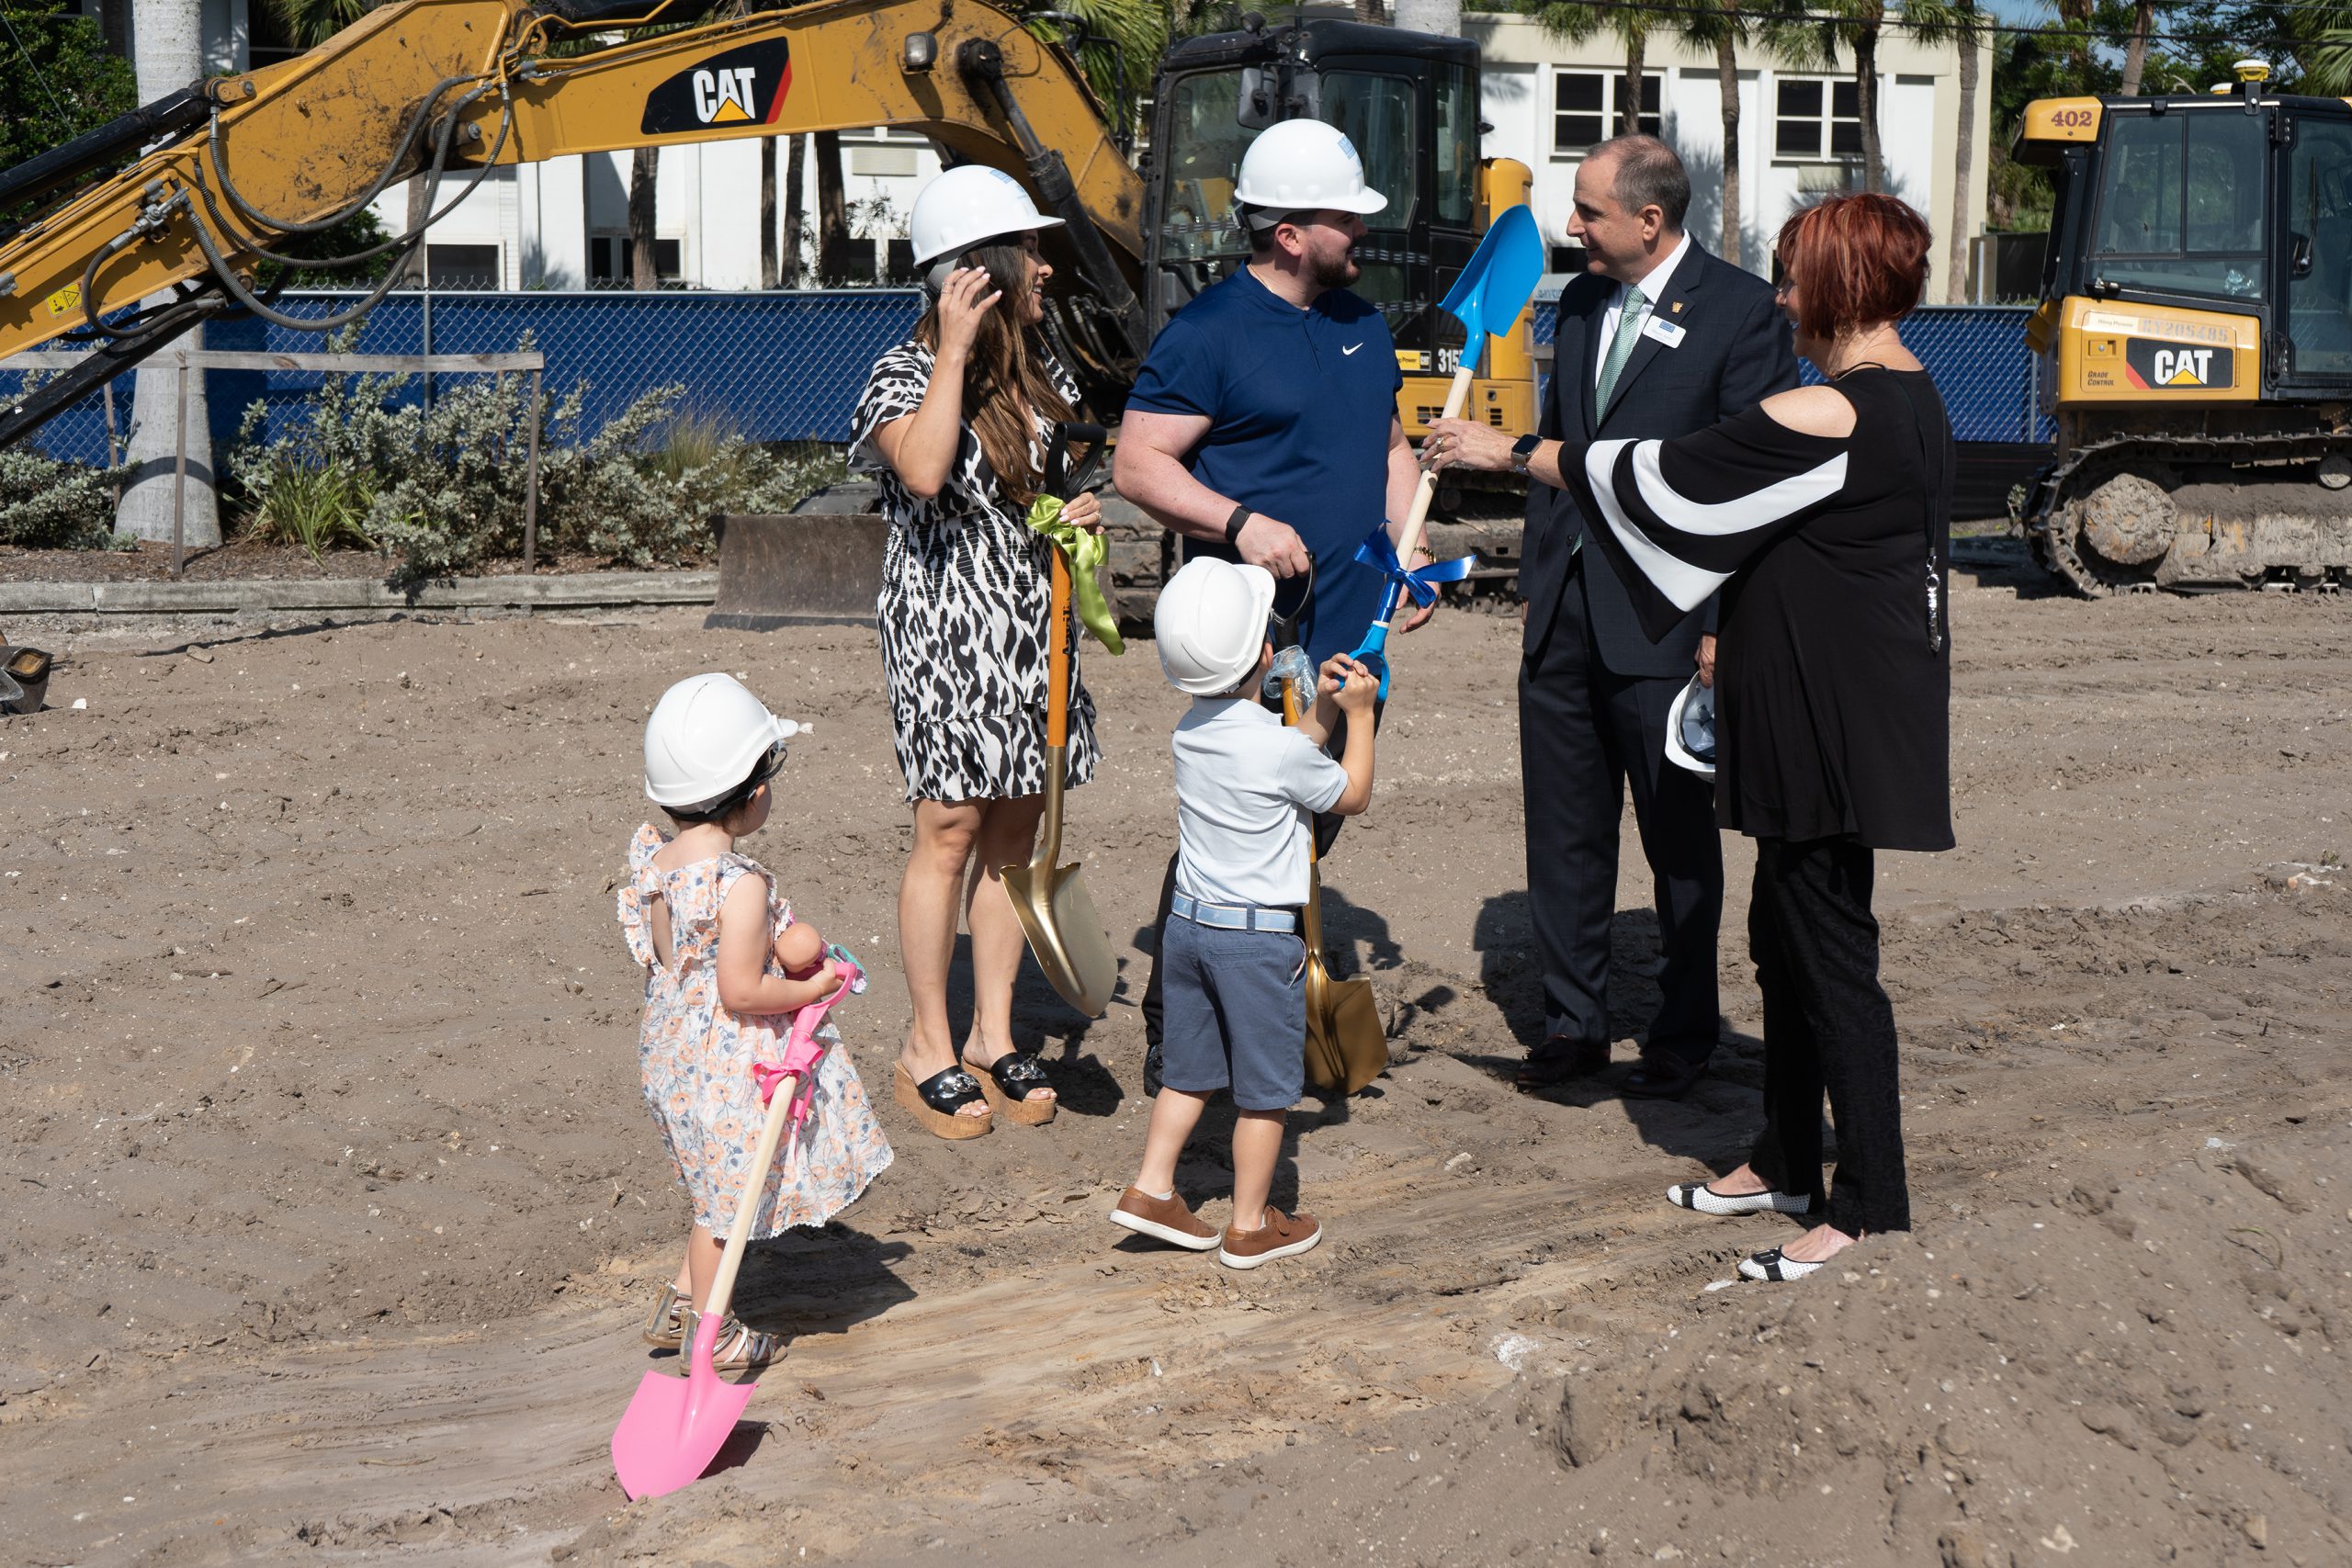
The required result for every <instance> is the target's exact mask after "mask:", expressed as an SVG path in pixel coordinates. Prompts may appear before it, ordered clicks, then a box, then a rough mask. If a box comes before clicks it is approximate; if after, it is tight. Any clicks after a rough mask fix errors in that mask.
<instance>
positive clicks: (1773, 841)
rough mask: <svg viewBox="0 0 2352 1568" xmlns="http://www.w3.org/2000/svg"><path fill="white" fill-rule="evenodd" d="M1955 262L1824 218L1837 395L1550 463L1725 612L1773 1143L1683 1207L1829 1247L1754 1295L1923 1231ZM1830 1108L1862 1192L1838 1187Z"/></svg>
mask: <svg viewBox="0 0 2352 1568" xmlns="http://www.w3.org/2000/svg"><path fill="white" fill-rule="evenodd" d="M1930 243H1931V240H1930V236H1929V233H1928V226H1927V224H1926V223H1925V222H1924V221H1923V220H1921V219H1920V218H1919V216H1918V214H1917V213H1916V212H1914V211H1912V209H1910V208H1908V207H1906V206H1905V205H1904V204H1903V203H1902V202H1900V201H1897V200H1895V199H1894V198H1893V197H1884V196H1875V195H1865V196H1853V197H1833V198H1832V199H1830V200H1827V201H1825V202H1823V203H1821V204H1820V205H1819V206H1816V207H1814V208H1810V209H1807V210H1805V211H1804V212H1801V213H1799V214H1798V215H1797V216H1796V217H1794V218H1792V219H1791V220H1789V222H1788V224H1787V226H1786V227H1784V228H1783V229H1782V230H1781V235H1780V240H1779V244H1778V255H1779V259H1780V262H1781V270H1782V273H1783V275H1784V276H1785V277H1786V279H1787V281H1786V282H1785V283H1784V285H1783V286H1782V288H1781V304H1782V309H1783V310H1785V311H1786V313H1787V314H1788V317H1789V319H1790V321H1792V323H1793V324H1794V326H1795V328H1796V350H1797V353H1798V354H1799V355H1803V356H1804V358H1805V359H1806V360H1808V361H1810V362H1811V363H1812V364H1813V366H1814V367H1815V368H1816V369H1818V370H1819V371H1820V372H1821V374H1822V375H1823V376H1824V377H1826V378H1827V384H1826V385H1824V386H1815V387H1801V388H1798V389H1795V390H1793V391H1789V392H1781V393H1779V394H1777V395H1775V396H1773V397H1771V398H1768V399H1766V400H1764V402H1763V403H1761V404H1760V405H1758V407H1757V408H1756V409H1754V410H1752V411H1750V412H1747V413H1745V414H1742V415H1740V416H1738V417H1736V418H1734V419H1730V420H1726V421H1724V423H1721V424H1719V425H1716V426H1714V427H1713V429H1711V430H1705V431H1701V432H1699V433H1698V434H1693V435H1689V436H1685V437H1682V438H1680V439H1678V440H1673V441H1664V442H1660V441H1601V442H1596V443H1593V444H1592V445H1591V446H1589V447H1585V446H1581V445H1580V444H1579V445H1578V446H1576V447H1574V448H1571V449H1567V450H1565V451H1564V450H1563V449H1562V444H1559V443H1545V444H1544V446H1542V447H1541V448H1539V449H1538V451H1537V452H1536V453H1535V455H1534V457H1532V459H1531V461H1530V462H1529V464H1528V468H1529V470H1530V471H1531V472H1532V473H1533V474H1534V475H1535V477H1536V478H1538V479H1543V480H1544V481H1545V482H1547V483H1552V484H1556V485H1561V486H1563V487H1564V488H1569V487H1572V488H1573V489H1574V491H1575V492H1576V494H1577V498H1578V500H1579V501H1580V502H1582V504H1583V508H1584V513H1585V515H1586V516H1587V517H1588V518H1590V519H1594V520H1595V525H1594V526H1592V527H1590V528H1589V530H1588V532H1587V534H1586V539H1587V541H1588V542H1589V543H1590V544H1593V545H1595V546H1597V547H1600V548H1601V549H1603V550H1606V551H1607V552H1608V553H1609V554H1610V556H1611V558H1612V559H1613V560H1614V561H1615V562H1617V563H1618V565H1619V566H1620V567H1621V568H1624V567H1630V568H1632V569H1633V570H1623V571H1621V575H1622V576H1623V577H1624V578H1625V579H1626V581H1628V582H1629V583H1632V584H1634V601H1635V606H1636V608H1637V609H1638V610H1639V611H1640V612H1641V615H1642V617H1643V620H1644V624H1645V626H1646V627H1647V628H1648V629H1649V630H1650V632H1651V634H1652V635H1653V636H1658V635H1663V634H1664V633H1665V631H1666V630H1667V629H1668V628H1669V627H1671V626H1673V625H1674V623H1675V622H1676V621H1677V620H1678V619H1679V618H1680V617H1681V616H1682V615H1684V614H1685V613H1687V612H1688V611H1689V610H1690V609H1691V608H1692V607H1694V606H1696V605H1698V604H1701V603H1702V602H1704V600H1705V599H1706V598H1707V596H1708V595H1709V594H1710V593H1713V592H1715V591H1716V590H1717V589H1719V588H1720V589H1721V590H1722V592H1723V601H1722V611H1721V614H1722V629H1721V631H1720V633H1719V637H1720V641H1719V643H1718V645H1717V651H1716V664H1715V704H1716V707H1715V715H1716V717H1715V723H1716V760H1715V809H1716V816H1717V819H1718V820H1719V821H1720V822H1721V823H1722V824H1723V826H1724V827H1726V828H1732V829H1737V830H1739V831H1740V832H1743V833H1746V834H1747V835H1748V836H1749V837H1751V838H1753V839H1755V840H1756V841H1757V843H1756V883H1755V891H1754V895H1753V897H1752V899H1751V901H1750V903H1749V906H1748V919H1747V930H1748V942H1749V944H1750V947H1751V949H1752V951H1753V955H1754V958H1755V961H1756V980H1757V987H1758V990H1759V991H1761V992H1762V993H1763V1002H1764V1106H1765V1124H1764V1132H1763V1134H1762V1135H1761V1136H1760V1137H1759V1138H1758V1140H1757V1142H1756V1145H1755V1147H1754V1149H1753V1151H1752V1152H1751V1153H1750V1155H1749V1156H1748V1161H1747V1164H1746V1165H1744V1166H1742V1167H1741V1168H1739V1169H1737V1170H1735V1171H1733V1172H1732V1173H1731V1174H1730V1175H1729V1176H1727V1177H1724V1179H1721V1180H1720V1181H1716V1182H1712V1183H1708V1184H1706V1185H1693V1186H1677V1187H1675V1188H1673V1189H1671V1190H1669V1192H1668V1196H1669V1197H1670V1198H1671V1199H1672V1200H1673V1201H1675V1202H1676V1203H1678V1204H1679V1205H1681V1206H1682V1207H1684V1208H1689V1209H1694V1210H1697V1211H1699V1212H1701V1213H1712V1214H1746V1213H1763V1212H1771V1211H1777V1212H1780V1213H1811V1214H1813V1215H1814V1216H1815V1217H1816V1218H1818V1219H1820V1220H1821V1221H1822V1223H1821V1224H1816V1225H1815V1227H1814V1228H1813V1229H1812V1230H1810V1231H1808V1232H1806V1233H1805V1235H1804V1236H1803V1237H1802V1238H1800V1239H1799V1240H1797V1241H1794V1242H1792V1243H1790V1244H1789V1245H1788V1246H1787V1247H1776V1248H1774V1249H1773V1250H1771V1251H1770V1252H1765V1253H1760V1254H1758V1256H1756V1257H1754V1258H1749V1259H1747V1261H1746V1262H1744V1263H1742V1264H1741V1265H1740V1272H1741V1273H1742V1274H1744V1275H1746V1276H1747V1277H1748V1278H1750V1279H1756V1280H1793V1279H1800V1278H1803V1277H1804V1275H1807V1274H1810V1273H1812V1272H1813V1271H1814V1270H1815V1269H1818V1268H1820V1267H1821V1266H1822V1265H1823V1264H1824V1263H1825V1262H1826V1261H1827V1260H1828V1259H1829V1258H1832V1257H1834V1256H1835V1255H1836V1254H1838V1252H1840V1251H1843V1250H1844V1249H1845V1248H1846V1247H1850V1246H1852V1245H1853V1243H1854V1242H1855V1241H1856V1240H1858V1239H1860V1237H1862V1236H1864V1235H1870V1234H1871V1233H1873V1232H1878V1231H1899V1230H1908V1229H1909V1228H1910V1225H1911V1207H1910V1198H1909V1193H1908V1190H1907V1189H1906V1186H1905V1176H1904V1160H1903V1116H1902V1100H1901V1095H1900V1091H1899V1087H1898V1083H1897V1075H1896V1065H1895V1037H1894V1009H1893V1007H1892V1006H1891V1005H1890V1004H1889V1003H1888V1001H1887V998H1886V992H1885V991H1884V990H1883V988H1882V987H1880V985H1879V981H1878V923H1877V921H1876V920H1875V919H1872V917H1871V880H1872V876H1873V864H1872V862H1873V857H1874V854H1875V852H1877V851H1879V850H1948V849H1950V848H1951V846H1952V834H1951V755H1950V754H1951V742H1950V730H1951V727H1950V713H1949V710H1950V705H1951V654H1950V648H1949V639H1948V637H1947V635H1946V634H1947V632H1948V630H1949V617H1948V613H1947V608H1946V603H1945V599H1946V561H1947V557H1948V546H1949V536H1950V532H1951V476H1952V468H1953V452H1952V444H1951V424H1950V422H1949V421H1948V419H1947V418H1946V416H1945V413H1944V408H1943V403H1942V401H1941V400H1940V399H1939V398H1938V397H1937V395H1936V389H1935V387H1934V385H1933V383H1932V382H1930V381H1929V380H1928V376H1927V374H1926V372H1925V371H1923V370H1922V369H1921V368H1920V367H1919V362H1918V361H1917V359H1915V358H1913V357H1912V355H1910V353H1909V352H1908V351H1907V350H1905V348H1904V346H1903V343H1902V339H1901V338H1900V337H1899V336H1898V335H1897V333H1896V332H1895V323H1896V322H1897V321H1900V320H1901V319H1902V317H1903V316H1905V314H1907V313H1908V312H1909V311H1910V310H1911V309H1912V307H1913V306H1915V305H1916V304H1917V303H1918V299H1919V295H1920V291H1921V289H1922V288H1924V286H1925V284H1926V281H1927V275H1928V247H1929V244H1930ZM1701 329H1702V322H1700V321H1691V323H1690V324H1689V326H1688V328H1687V330H1689V331H1692V332H1696V331H1699V330H1701ZM1504 439H1507V438H1504V437H1500V436H1498V435H1492V434H1490V433H1488V432H1487V431H1485V430H1484V428H1483V427H1481V426H1479V425H1476V424H1474V423H1469V422H1466V421H1440V422H1438V423H1436V424H1434V425H1432V426H1431V435H1430V442H1429V444H1428V446H1429V460H1430V461H1432V462H1433V463H1436V464H1439V465H1444V464H1449V463H1453V464H1460V465H1462V466H1464V467H1475V468H1504V467H1508V466H1509V459H1510V450H1509V448H1508V446H1504V447H1502V449H1501V452H1500V461H1495V460H1493V459H1494V457H1495V453H1494V451H1493V450H1492V449H1493V448H1494V447H1495V446H1497V445H1498V442H1499V441H1501V440H1504ZM1555 470H1556V471H1558V473H1559V474H1560V476H1561V477H1558V478H1555ZM1603 523H1605V525H1606V526H1601V525H1600V524H1603ZM1825 1090H1826V1092H1827V1095H1828V1098H1829V1109H1830V1114H1831V1116H1832V1117H1833V1118H1834V1119H1835V1121H1836V1123H1837V1128H1838V1175H1837V1182H1836V1185H1835V1187H1834V1188H1826V1186H1825V1183H1824V1182H1823V1180H1822V1172H1821V1100H1822V1095H1823V1093H1824V1091H1825Z"/></svg>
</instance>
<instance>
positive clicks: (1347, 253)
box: [1313, 245, 1363, 288]
mask: <svg viewBox="0 0 2352 1568" xmlns="http://www.w3.org/2000/svg"><path fill="white" fill-rule="evenodd" d="M1313 276H1314V278H1315V286H1316V287H1317V288H1346V287H1347V286H1348V285H1349V284H1351V283H1353V282H1354V281H1355V280H1356V279H1357V278H1359V277H1362V276H1363V268H1362V267H1360V266H1358V265H1356V248H1355V247H1354V246H1353V245H1350V246H1349V247H1348V248H1347V249H1346V250H1344V251H1341V252H1340V253H1339V254H1337V255H1322V256H1317V257H1316V258H1315V271H1314V274H1313Z"/></svg>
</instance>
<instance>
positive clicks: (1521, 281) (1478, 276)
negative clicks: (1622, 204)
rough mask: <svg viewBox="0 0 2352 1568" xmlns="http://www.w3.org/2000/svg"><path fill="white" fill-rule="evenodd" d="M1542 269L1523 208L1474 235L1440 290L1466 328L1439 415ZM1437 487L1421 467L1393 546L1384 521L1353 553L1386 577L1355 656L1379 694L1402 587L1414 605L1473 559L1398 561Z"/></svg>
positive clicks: (1540, 244) (1456, 401)
mask: <svg viewBox="0 0 2352 1568" xmlns="http://www.w3.org/2000/svg"><path fill="white" fill-rule="evenodd" d="M1543 276H1544V236H1543V235H1542V234H1541V233H1540V232H1538V231H1537V230H1536V227H1535V215H1534V214H1533V213H1532V212H1530V211H1529V210H1528V209H1526V208H1524V207H1513V208H1508V209H1505V210H1504V212H1503V215H1502V216H1501V217H1499V218H1498V219H1496V220H1495V221H1494V223H1493V224H1492V226H1490V227H1489V228H1488V229H1487V237H1486V238H1485V239H1483V240H1481V241H1479V242H1478V249H1477V251H1476V254H1473V255H1472V256H1471V258H1470V265H1468V266H1465V267H1464V268H1463V269H1462V276H1460V277H1459V278H1457V279H1456V280H1455V281H1454V285H1453V292H1452V293H1450V294H1448V295H1447V296H1446V297H1445V299H1444V301H1443V305H1442V308H1443V309H1444V310H1445V311H1446V313H1447V314H1448V315H1450V316H1452V317H1453V319H1454V320H1455V321H1460V322H1461V323H1462V330H1463V332H1464V333H1465V334H1466V335H1465V336H1464V338H1463V340H1462V362H1461V364H1460V365H1458V366H1456V367H1454V372H1453V389H1452V390H1451V391H1449V392H1447V393H1446V395H1445V417H1446V418H1447V419H1460V418H1461V417H1462V409H1463V405H1464V404H1465V403H1467V402H1468V401H1469V400H1470V379H1471V376H1472V373H1473V372H1474V371H1476V368H1477V366H1478V356H1479V355H1482V354H1484V353H1485V352H1486V348H1487V336H1488V334H1489V333H1491V334H1492V335H1494V336H1496V337H1500V336H1502V335H1503V334H1504V333H1507V332H1509V331H1510V330H1511V328H1512V327H1513V326H1515V325H1516V324H1518V321H1519V313H1520V312H1521V310H1525V309H1527V302H1528V300H1529V299H1532V298H1533V297H1534V294H1535V285H1536V282H1537V280H1538V279H1540V278H1541V277H1543ZM1436 493H1437V476H1436V475H1435V474H1432V473H1430V472H1429V471H1427V470H1423V472H1422V474H1421V483H1420V488H1419V490H1417V491H1414V492H1413V510H1412V513H1410V515H1408V517H1407V518H1406V519H1405V536H1404V538H1403V539H1401V540H1399V541H1398V542H1397V545H1396V546H1395V547H1391V546H1390V545H1389V542H1388V537H1387V534H1388V530H1387V529H1386V527H1385V526H1383V527H1379V528H1375V529H1374V530H1373V534H1372V537H1371V538H1370V539H1368V540H1366V541H1365V542H1364V546H1363V549H1361V550H1359V551H1357V552H1356V558H1357V559H1358V560H1363V561H1369V562H1371V563H1372V564H1373V565H1374V566H1376V567H1379V568H1380V569H1381V570H1382V571H1383V572H1385V574H1386V575H1387V577H1388V593H1387V597H1386V598H1385V599H1384V600H1383V601H1382V602H1381V608H1380V618H1379V619H1377V620H1375V621H1374V622H1373V623H1372V626H1371V628H1370V629H1369V630H1367V631H1366V632H1365V633H1364V636H1363V643H1362V644H1361V645H1359V646H1358V647H1357V649H1356V650H1355V654H1354V657H1355V658H1356V659H1357V660H1361V661H1362V662H1363V665H1364V667H1365V668H1366V669H1368V670H1370V671H1372V672H1373V673H1374V674H1375V675H1377V676H1379V677H1380V694H1381V696H1382V697H1384V698H1385V697H1386V696H1387V695H1388V655H1387V653H1386V652H1385V649H1386V647H1387V644H1388V623H1389V621H1390V620H1391V619H1393V618H1394V617H1395V616H1396V614H1397V610H1398V608H1399V607H1401V606H1402V605H1403V604H1404V602H1405V599H1406V597H1407V596H1408V594H1409V595H1410V596H1411V597H1412V599H1413V601H1414V602H1415V603H1416V604H1428V603H1429V602H1430V600H1431V599H1434V598H1435V597H1436V596H1437V587H1436V585H1437V584H1438V583H1441V582H1454V581H1460V580H1461V579H1462V578H1464V577H1466V576H1468V575H1469V572H1470V568H1471V566H1472V565H1473V564H1474V563H1473V562H1472V561H1471V560H1470V559H1469V558H1467V557H1464V558H1463V559H1462V560H1460V561H1447V562H1445V563H1444V564H1443V565H1442V566H1432V567H1425V568H1423V569H1422V570H1419V571H1417V572H1408V571H1407V570H1405V562H1407V561H1408V560H1411V559H1412V558H1413V552H1414V551H1415V550H1417V549H1419V548H1420V545H1421V529H1422V527H1423V526H1424V525H1426V524H1427V523H1428V522H1429V515H1430V498H1431V497H1432V496H1434V495H1436Z"/></svg>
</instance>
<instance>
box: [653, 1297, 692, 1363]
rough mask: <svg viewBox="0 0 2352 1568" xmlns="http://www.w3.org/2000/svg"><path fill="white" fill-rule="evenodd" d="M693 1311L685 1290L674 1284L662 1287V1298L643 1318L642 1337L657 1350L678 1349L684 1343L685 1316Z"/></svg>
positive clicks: (683, 1346) (683, 1345)
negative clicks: (647, 1315) (646, 1316)
mask: <svg viewBox="0 0 2352 1568" xmlns="http://www.w3.org/2000/svg"><path fill="white" fill-rule="evenodd" d="M693 1311H694V1308H693V1304H692V1302H691V1299H690V1298H689V1297H688V1296H687V1294H686V1292H684V1291H682V1290H680V1289H678V1287H677V1286H675V1285H664V1286H662V1299H661V1300H660V1301H658V1302H655V1303H653V1312H652V1314H651V1315H650V1316H649V1317H648V1318H647V1319H646V1320H645V1330H644V1334H643V1338H644V1340H645V1342H646V1343H647V1344H648V1345H650V1346H652V1347H653V1348H655V1349H657V1350H680V1349H684V1348H685V1343H686V1318H687V1317H688V1315H690V1314H692V1312H693Z"/></svg>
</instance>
